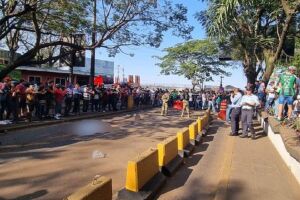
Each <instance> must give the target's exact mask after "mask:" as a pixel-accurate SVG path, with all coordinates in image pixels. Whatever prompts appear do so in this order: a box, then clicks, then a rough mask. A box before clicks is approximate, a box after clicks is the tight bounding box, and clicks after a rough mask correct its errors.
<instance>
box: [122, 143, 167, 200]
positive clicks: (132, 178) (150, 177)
mask: <svg viewBox="0 0 300 200" xmlns="http://www.w3.org/2000/svg"><path fill="white" fill-rule="evenodd" d="M165 180H166V177H165V176H164V175H163V174H162V173H161V172H160V171H159V165H158V150H157V149H149V150H147V151H145V152H143V153H142V154H140V155H139V156H138V157H136V158H135V159H133V160H131V161H128V165H127V175H126V185H125V188H124V189H122V190H121V191H119V193H118V199H120V200H134V199H152V198H153V197H154V196H155V194H156V193H157V191H158V190H159V189H160V188H161V186H162V185H163V184H164V183H165Z"/></svg>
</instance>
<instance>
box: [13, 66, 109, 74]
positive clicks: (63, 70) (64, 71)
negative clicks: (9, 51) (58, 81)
mask: <svg viewBox="0 0 300 200" xmlns="http://www.w3.org/2000/svg"><path fill="white" fill-rule="evenodd" d="M17 70H21V71H34V72H49V73H57V74H70V70H69V69H67V68H46V67H29V66H21V67H18V68H17ZM73 74H74V75H84V76H89V75H90V73H89V72H87V71H81V70H78V69H73ZM95 75H96V76H98V75H103V74H99V73H95ZM105 76H107V75H105Z"/></svg>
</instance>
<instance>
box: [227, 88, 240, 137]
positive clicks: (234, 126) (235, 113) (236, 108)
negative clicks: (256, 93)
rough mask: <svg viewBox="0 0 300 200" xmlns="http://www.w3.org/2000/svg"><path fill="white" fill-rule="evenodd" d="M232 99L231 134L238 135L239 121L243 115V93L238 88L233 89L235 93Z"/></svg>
mask: <svg viewBox="0 0 300 200" xmlns="http://www.w3.org/2000/svg"><path fill="white" fill-rule="evenodd" d="M230 100H231V105H230V108H231V134H230V135H231V136H237V135H238V132H239V123H240V115H241V105H240V103H241V100H242V94H241V93H240V91H239V89H238V88H235V89H234V90H233V94H232V95H231V97H230Z"/></svg>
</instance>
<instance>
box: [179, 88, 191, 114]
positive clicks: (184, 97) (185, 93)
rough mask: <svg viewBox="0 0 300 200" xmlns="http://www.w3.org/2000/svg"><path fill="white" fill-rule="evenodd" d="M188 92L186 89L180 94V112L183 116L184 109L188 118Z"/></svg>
mask: <svg viewBox="0 0 300 200" xmlns="http://www.w3.org/2000/svg"><path fill="white" fill-rule="evenodd" d="M189 98H190V97H189V93H188V91H187V90H185V91H183V94H182V113H181V117H183V115H184V111H186V112H187V114H188V118H190V107H189Z"/></svg>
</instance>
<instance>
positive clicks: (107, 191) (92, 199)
mask: <svg viewBox="0 0 300 200" xmlns="http://www.w3.org/2000/svg"><path fill="white" fill-rule="evenodd" d="M99 199H101V200H111V199H112V180H111V179H110V178H106V177H104V176H102V177H98V178H95V179H94V181H93V182H92V183H90V184H88V185H86V186H85V187H83V188H80V189H79V190H78V191H77V192H75V193H73V194H72V195H70V196H69V197H67V198H66V199H65V200H99Z"/></svg>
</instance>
